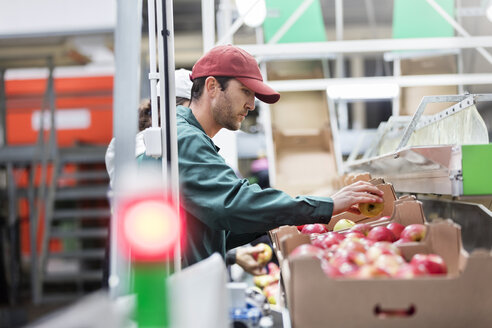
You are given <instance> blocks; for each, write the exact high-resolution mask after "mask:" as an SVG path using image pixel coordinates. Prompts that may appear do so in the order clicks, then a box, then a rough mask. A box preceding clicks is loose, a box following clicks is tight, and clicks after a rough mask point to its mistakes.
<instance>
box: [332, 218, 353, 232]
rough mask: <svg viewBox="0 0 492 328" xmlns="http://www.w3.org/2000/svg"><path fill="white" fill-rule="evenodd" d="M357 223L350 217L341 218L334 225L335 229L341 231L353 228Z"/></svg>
mask: <svg viewBox="0 0 492 328" xmlns="http://www.w3.org/2000/svg"><path fill="white" fill-rule="evenodd" d="M354 225H355V222H354V221H352V220H348V219H341V220H338V221H337V223H335V226H333V231H340V230H344V229H349V228H352V227H353V226H354Z"/></svg>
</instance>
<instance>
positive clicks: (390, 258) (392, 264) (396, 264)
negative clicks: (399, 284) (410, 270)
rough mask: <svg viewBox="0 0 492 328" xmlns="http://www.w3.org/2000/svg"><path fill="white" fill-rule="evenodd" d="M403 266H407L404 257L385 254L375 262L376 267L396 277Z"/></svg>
mask: <svg viewBox="0 0 492 328" xmlns="http://www.w3.org/2000/svg"><path fill="white" fill-rule="evenodd" d="M403 264H405V260H404V259H403V257H401V256H400V255H396V254H383V255H381V256H380V257H378V258H377V259H376V260H375V261H374V266H376V267H377V268H380V269H383V270H384V271H386V272H388V273H389V274H390V275H391V276H394V275H395V274H396V272H397V271H398V270H399V269H400V267H401V266H402V265H403Z"/></svg>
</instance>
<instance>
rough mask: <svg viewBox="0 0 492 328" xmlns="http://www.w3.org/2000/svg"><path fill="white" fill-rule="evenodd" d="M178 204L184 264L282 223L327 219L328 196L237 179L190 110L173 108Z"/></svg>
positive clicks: (236, 243) (224, 249)
mask: <svg viewBox="0 0 492 328" xmlns="http://www.w3.org/2000/svg"><path fill="white" fill-rule="evenodd" d="M177 127H178V162H179V181H180V193H181V206H182V207H183V208H184V209H185V212H186V240H185V246H184V250H183V267H186V266H188V265H191V264H194V263H196V262H198V261H201V260H203V259H205V258H207V257H209V256H210V255H212V254H213V253H214V252H218V253H220V254H221V255H222V256H225V252H226V250H227V249H230V248H233V247H236V246H239V245H242V244H245V243H248V242H250V241H252V240H254V239H255V238H256V237H258V236H260V235H261V234H263V233H265V232H267V231H269V230H271V229H273V228H276V227H279V226H282V225H301V224H307V223H315V222H321V223H327V222H329V220H330V218H331V214H332V211H333V202H332V200H331V198H326V197H304V196H299V197H296V198H292V197H290V196H289V195H287V194H286V193H284V192H282V191H279V190H276V189H272V188H268V189H263V190H262V189H261V188H260V187H259V186H258V185H257V184H250V183H249V182H248V180H246V179H239V178H238V177H237V176H236V174H235V173H234V170H233V169H232V168H231V167H230V166H228V165H227V164H226V163H225V161H224V159H223V158H222V156H220V155H219V152H218V151H219V149H218V147H217V146H215V144H214V143H213V141H212V139H210V138H209V137H208V136H207V134H206V133H205V131H204V130H203V129H202V127H201V125H200V123H198V121H197V120H196V118H195V116H194V115H193V113H192V111H191V109H189V108H187V107H184V106H178V107H177Z"/></svg>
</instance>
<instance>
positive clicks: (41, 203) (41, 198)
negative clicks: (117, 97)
mask: <svg viewBox="0 0 492 328" xmlns="http://www.w3.org/2000/svg"><path fill="white" fill-rule="evenodd" d="M47 61H48V67H49V75H48V81H47V87H46V98H45V102H44V103H43V108H42V109H41V115H40V120H41V121H40V124H39V136H38V137H39V140H38V145H39V146H40V149H41V177H40V181H39V191H38V197H37V202H38V203H37V204H38V205H37V213H36V218H35V219H36V228H37V223H38V222H39V221H38V218H39V213H40V212H41V211H40V209H41V208H43V209H44V210H45V214H46V207H47V206H48V204H46V189H47V185H46V183H47V165H48V160H49V158H50V155H51V154H50V143H49V141H48V143H46V141H45V140H44V138H45V136H44V123H45V122H44V117H45V116H44V114H45V112H46V111H45V110H46V109H45V106H50V107H51V105H52V104H54V102H55V100H54V92H55V91H54V76H53V75H54V72H53V71H54V67H53V58H52V57H48V59H47ZM53 106H54V105H53ZM33 169H34V170H35V166H34V167H33ZM47 219H48V218H46V217H45V220H44V227H43V228H44V229H43V240H42V242H41V257H40V259H39V261H38V268H37V270H38V271H37V272H38V283H37V284H36V286H35V289H34V295H35V296H34V298H35V300H36V301H38V302H40V301H41V297H42V294H43V279H44V266H45V258H46V257H45V255H44V254H45V253H46V252H47V249H48V238H49V237H48V234H49V225H48V220H47ZM36 231H37V230H36ZM36 231H35V232H34V233H37V232H36Z"/></svg>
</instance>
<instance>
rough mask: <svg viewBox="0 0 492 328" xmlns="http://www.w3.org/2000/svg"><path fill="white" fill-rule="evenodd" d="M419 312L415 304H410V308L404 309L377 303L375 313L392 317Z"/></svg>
mask: <svg viewBox="0 0 492 328" xmlns="http://www.w3.org/2000/svg"><path fill="white" fill-rule="evenodd" d="M416 312H417V309H416V307H415V305H413V304H410V305H409V306H408V308H406V309H405V308H403V309H401V308H400V309H393V308H388V309H387V308H383V307H382V306H381V305H379V304H378V305H376V306H375V307H374V315H376V316H377V317H378V318H381V319H384V318H392V317H407V318H409V317H411V316H413V315H414V314H415V313H416Z"/></svg>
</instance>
